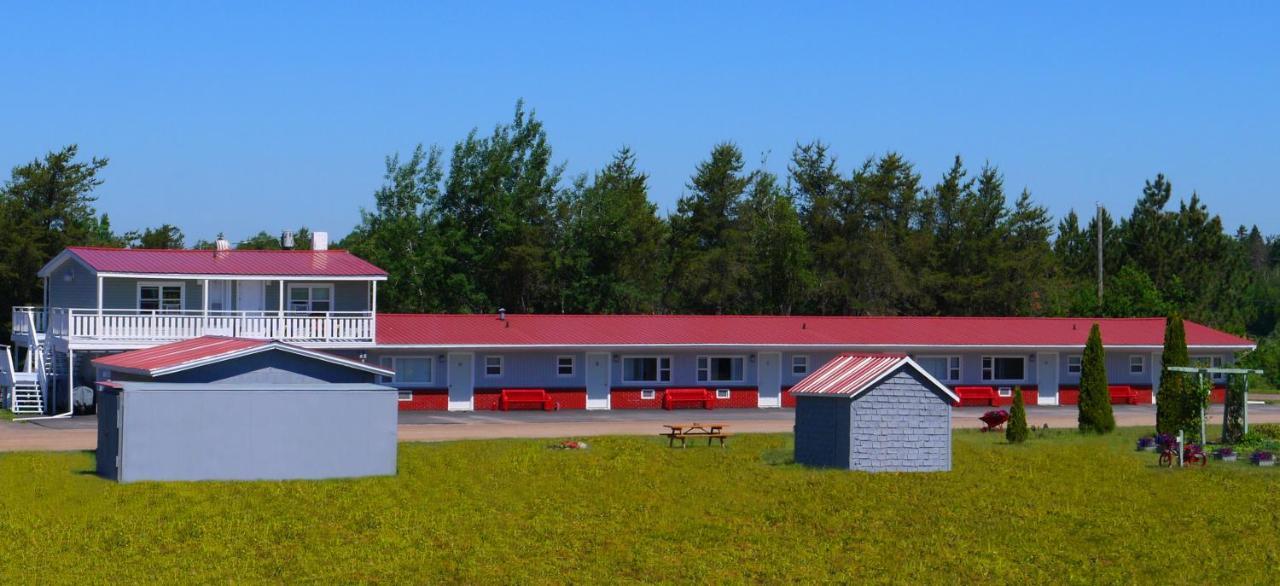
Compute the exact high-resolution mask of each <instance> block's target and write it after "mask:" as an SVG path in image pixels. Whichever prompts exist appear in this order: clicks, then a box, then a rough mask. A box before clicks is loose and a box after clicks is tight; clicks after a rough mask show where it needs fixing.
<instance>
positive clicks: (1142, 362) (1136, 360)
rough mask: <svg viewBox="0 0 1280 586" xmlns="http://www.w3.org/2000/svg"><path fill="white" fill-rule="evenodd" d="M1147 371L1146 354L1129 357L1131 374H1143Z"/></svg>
mask: <svg viewBox="0 0 1280 586" xmlns="http://www.w3.org/2000/svg"><path fill="white" fill-rule="evenodd" d="M1146 371H1147V357H1146V356H1130V357H1129V374H1142V373H1144V372H1146Z"/></svg>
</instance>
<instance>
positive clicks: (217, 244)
mask: <svg viewBox="0 0 1280 586" xmlns="http://www.w3.org/2000/svg"><path fill="white" fill-rule="evenodd" d="M213 249H214V250H215V251H217V252H226V251H228V250H231V243H230V242H228V241H227V239H226V238H224V237H223V236H222V233H218V239H217V240H214V241H213Z"/></svg>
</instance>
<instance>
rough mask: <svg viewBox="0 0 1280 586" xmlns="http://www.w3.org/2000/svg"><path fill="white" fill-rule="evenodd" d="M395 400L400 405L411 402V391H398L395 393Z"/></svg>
mask: <svg viewBox="0 0 1280 586" xmlns="http://www.w3.org/2000/svg"><path fill="white" fill-rule="evenodd" d="M396 399H397V400H399V401H400V402H401V403H407V402H409V401H412V400H413V391H400V392H399V393H396Z"/></svg>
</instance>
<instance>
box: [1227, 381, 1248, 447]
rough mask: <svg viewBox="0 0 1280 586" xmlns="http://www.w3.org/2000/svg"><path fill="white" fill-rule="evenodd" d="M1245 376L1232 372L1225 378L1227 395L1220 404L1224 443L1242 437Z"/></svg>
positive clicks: (1233, 442) (1233, 441) (1237, 440)
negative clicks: (1229, 376) (1221, 404)
mask: <svg viewBox="0 0 1280 586" xmlns="http://www.w3.org/2000/svg"><path fill="white" fill-rule="evenodd" d="M1245 376H1246V375H1239V374H1233V375H1231V378H1229V379H1227V397H1226V400H1225V401H1224V402H1223V403H1224V404H1223V406H1222V409H1223V412H1222V443H1224V444H1235V443H1238V442H1239V441H1240V440H1241V439H1243V438H1244V408H1245V405H1244V402H1245V396H1244V386H1245V380H1246V379H1245Z"/></svg>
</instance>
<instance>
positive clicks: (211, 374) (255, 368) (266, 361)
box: [108, 350, 377, 384]
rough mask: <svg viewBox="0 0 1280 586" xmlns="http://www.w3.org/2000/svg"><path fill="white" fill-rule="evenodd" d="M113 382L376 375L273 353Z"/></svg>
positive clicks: (325, 379) (360, 379)
mask: <svg viewBox="0 0 1280 586" xmlns="http://www.w3.org/2000/svg"><path fill="white" fill-rule="evenodd" d="M108 377H109V378H110V380H114V381H135V382H137V381H156V382H169V383H237V384H304V383H346V384H354V383H376V382H377V381H375V380H374V378H375V377H376V375H374V374H373V373H370V372H365V371H362V370H356V369H354V368H348V367H345V366H341V365H338V364H331V363H328V362H324V361H321V360H315V359H313V358H307V357H305V356H299V355H297V354H291V353H289V352H281V351H279V350H272V351H270V352H262V353H259V354H251V355H249V356H245V357H242V358H237V359H235V360H228V361H226V362H219V363H216V364H210V365H207V366H201V367H199V368H193V369H191V370H184V371H182V372H175V373H173V374H170V375H166V376H159V377H156V378H154V379H152V378H149V377H143V376H138V375H134V374H129V373H122V372H110V373H108Z"/></svg>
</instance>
